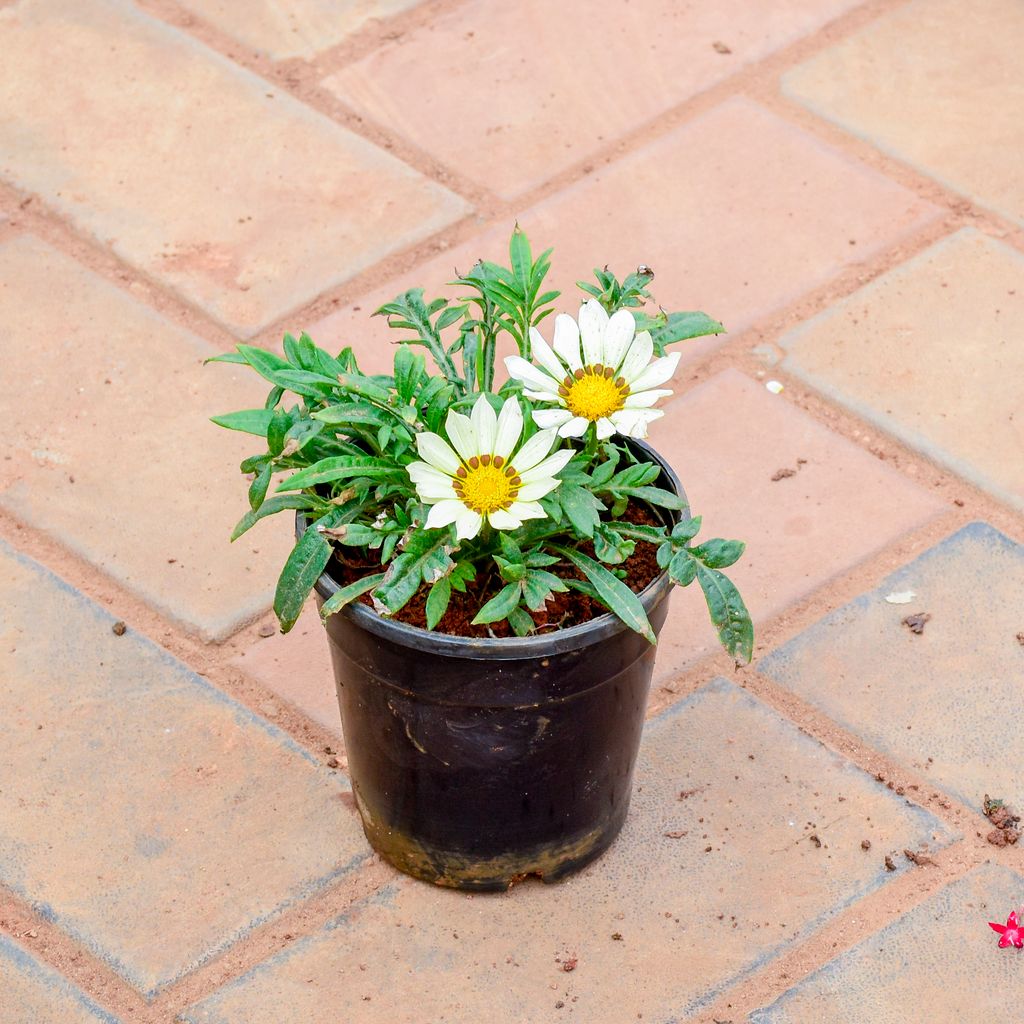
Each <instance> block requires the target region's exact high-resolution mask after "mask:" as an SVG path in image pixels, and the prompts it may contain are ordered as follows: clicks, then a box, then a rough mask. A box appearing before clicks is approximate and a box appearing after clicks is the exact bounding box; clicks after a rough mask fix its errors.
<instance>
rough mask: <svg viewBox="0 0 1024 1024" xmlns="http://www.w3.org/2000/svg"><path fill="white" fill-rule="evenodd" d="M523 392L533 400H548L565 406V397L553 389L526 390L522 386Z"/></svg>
mask: <svg viewBox="0 0 1024 1024" xmlns="http://www.w3.org/2000/svg"><path fill="white" fill-rule="evenodd" d="M523 394H524V395H526V397H527V398H532V399H533V400H534V401H535V402H549V403H554V404H556V405H560V406H562V407H563V408H564V407H565V399H564V398H563V397H562V396H561V395H558V394H555V393H554V392H553V391H527V390H526V389H525V388H524V389H523Z"/></svg>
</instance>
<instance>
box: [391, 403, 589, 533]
mask: <svg viewBox="0 0 1024 1024" xmlns="http://www.w3.org/2000/svg"><path fill="white" fill-rule="evenodd" d="M445 431H446V433H447V434H448V439H449V441H451V444H449V443H448V442H447V441H445V439H444V438H443V437H441V436H440V435H439V434H431V433H429V432H427V433H422V434H417V435H416V447H417V449H418V450H419V453H420V457H421V458H422V459H423V461H422V462H412V463H410V464H409V465H408V466H407V467H406V468H407V469H408V472H409V476H410V477H411V478H412V482H413V483H414V484H415V485H416V492H417V494H419V496H420V499H421V500H422V501H424V502H425V503H426V504H428V505H430V506H431V509H430V513H429V514H428V516H427V523H426V527H427V529H428V530H433V529H436V528H437V527H439V526H447V525H448V524H449V523H455V531H456V534H457V535H458V537H459V539H460V540H468V539H469V538H471V537H475V536H476V535H477V534H478V533H479V532H480V527H481V526H482V525H483V522H484V519H485V518H486V520H487V522H488V523H490V525H491V526H493V527H494V529H496V530H515V529H517V528H518V527H520V526H522V525H523V521H524V520H526V519H543V518H544V516H545V515H546V513H545V511H544V509H543V508H542V507H541V505H540V499H541V498H543V497H544V495H545V494H548V493H549V492H550V491H553V490H554V489H555V488H556V487H557V486H558V480H556V479H555V474H556V473H557V472H558V471H559V470H561V469H563V468H564V467H565V464H566V463H567V462H568V461H569V459H571V458H572V455H573V452H572V449H571V448H563V449H561V450H559V451H557V452H554V453H553V454H549V453H550V452H551V446H552V444H554V443H555V442H556V441H557V440H558V432H557V431H556V430H539V431H537V433H536V434H534V435H533V437H531V438H530V439H529V440H528V441H526V442H525V443H524V444H523V445H522V446H520V447H519V448H518V450H517V448H516V446H517V445H518V444H519V438H520V437H521V436H522V433H523V414H522V411H521V410H520V408H519V400H518V399H517V398H509V399H507V400H506V401H505V404H504V405H503V406H502V408H501V413H500V414H499V415H497V416H496V415H495V414H494V410H493V409H492V408H491V406H490V405H489V404H488V402H487V399H486V398H485V397H484V396H483V395H481V396H480V397H479V398H478V399H477V400H476V404H475V405H474V406H473V411H472V413H471V415H469V416H464V415H462V413H458V412H449V413H448V418H447V419H446V420H445Z"/></svg>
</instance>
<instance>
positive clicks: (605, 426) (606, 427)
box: [597, 416, 615, 441]
mask: <svg viewBox="0 0 1024 1024" xmlns="http://www.w3.org/2000/svg"><path fill="white" fill-rule="evenodd" d="M614 433H615V424H614V423H612V421H611V420H610V419H608V417H607V416H602V417H601V418H600V419H599V420H598V421H597V439H598V440H599V441H607V440H608V438H609V437H611V436H612V434H614Z"/></svg>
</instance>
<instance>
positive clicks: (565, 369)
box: [505, 299, 679, 440]
mask: <svg viewBox="0 0 1024 1024" xmlns="http://www.w3.org/2000/svg"><path fill="white" fill-rule="evenodd" d="M530 342H531V345H532V348H533V355H534V358H535V359H536V360H537V362H538V363H539V364H540V365H539V366H534V365H533V364H532V363H529V362H527V361H526V360H525V359H523V358H522V356H508V357H506V359H505V365H506V366H507V367H508V372H509V374H510V375H511V376H512V377H514V378H515V379H516V380H518V381H522V383H523V384H524V385H525V387H524V394H526V395H527V397H529V398H532V399H535V400H536V401H540V402H550V403H551V404H553V405H557V406H559V408H557V409H538V410H536V411H535V412H534V414H533V418H534V420H536V422H537V425H538V426H540V427H557V429H558V433H559V434H560V435H561V436H562V437H580V436H582V435H583V434H584V433H586V430H587V427H589V426H590V424H591V423H594V424H596V425H597V436H598V437H599V438H601V439H602V440H603V439H605V438H608V437H611V436H612V434H615V433H618V434H624V435H625V436H626V437H646V436H647V427H648V425H649V424H650V423H651V421H652V420H656V419H657V418H658V417H659V416H664V413H663V412H661V411H660V410H658V409H652V408H651V406H653V405H654V403H655V402H657V401H658V399H659V398H664V397H665V396H666V395H671V394H672V392H671V391H668V390H656V389H657V387H658V385H659V384H664V383H665V381H667V380H669V379H670V378H671V376H672V374H673V373H675V370H676V365H677V364H678V362H679V353H678V352H673V353H672V354H671V355H668V356H663V357H662V358H660V359H655V360H654V361H653V362H652V361H651V356H653V355H654V344H653V342H652V341H651V336H650V334H649V333H648V332H647V331H641V332H640V333H639V334H636V321H635V320H634V319H633V314H632V313H631V312H630V311H629V310H628V309H620V310H617V311H616V312H615V313H614V314H612V316H610V317H609V316H608V314H607V313H606V312H605V311H604V307H603V306H602V305H601V303H600V302H598V301H597V299H590V300H589V301H587V302H584V303H583V305H582V306H581V307H580V316H579V325H578V326H577V323H576V321H575V320H573V318H572V317H571V316H568V315H567V314H565V313H559V315H558V316H557V317H555V339H554V345H553V346H549V345H548V343H547V342H546V341H545V340H544V338H543V337H542V336H541V333H540V331H538V330H537V329H536V328H535V327H533V328H531V329H530Z"/></svg>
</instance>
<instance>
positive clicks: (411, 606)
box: [328, 502, 661, 637]
mask: <svg viewBox="0 0 1024 1024" xmlns="http://www.w3.org/2000/svg"><path fill="white" fill-rule="evenodd" d="M621 518H622V519H623V520H624V521H625V522H629V523H642V524H645V525H648V526H660V525H661V520H659V519H658V517H657V516H655V515H654V513H653V512H652V511H651V510H650V509H649V508H648V507H647V506H646V505H641V504H638V503H636V502H631V503H630V504H629V506H628V507H627V508H626V511H625V513H623V515H622V517H621ZM580 550H581V551H582V552H583V553H584V554H587V555H590V556H591V557H593V556H594V549H593V546H592V545H591V544H589V543H588V544H583V545H581V546H580ZM656 553H657V546H656V545H654V544H648V543H646V542H645V541H637V543H636V549H635V550H634V552H633V554H632V555H630V556H629V558H627V559H626V561H625V562H623V563H622V565H621V566H608V567H607V568H622V569H625V570H626V578H625V583H626V584H627V585H628V586H629V588H630V589H631V590H633V591H635V592H636V593H639V592H640V591H641V590H643V589H644V587H646V586H647V585H648V584H649V583H651V581H652V580H654V579H655V578H656V577H657V576H658V574H659V573H660V572H661V569H659V568H658V562H657V557H656ZM344 556H345V557H344V560H343V558H342V554H341V553H340V552H338V551H336V552H335V554H334V556H333V557H332V558H331V561H330V564H329V566H328V572H329V573H330V574H331V576H332V577H334V579H335V580H337V582H338V583H339V584H341V585H342V586H345V585H347V584H349V583H354V582H355V581H356V580H358V579H362V578H363V577H364V576H368V575H370V574H371V573H375V572H380V571H381V570H380V563H379V562H375V561H374V562H371V561H365V562H364V561H360V560H359V557H358V553H357V552H356V551H354V550H353V549H351V548H349V549H347V550H346V551H345V552H344ZM549 571H550V572H553V573H554V574H555V575H556V576H561V577H562V578H563V579H584V576H583V574H582V573H581V572H579V570H577V569H576V568H575V567H574V566H561V565H554V566H550V567H549ZM504 585H505V581H504V580H502V579H501V578H500V577H499V576H498V573H497V571H495V572H494V573H493V574H490V573H485V572H478V573H477V577H476V579H475V580H473V581H472V582H471V583H469V584H468V585H467V587H466V592H465V593H464V594H460V593H458V592H457V591H452V597H451V601H450V602H449V604H448V610H447V611H446V612H445V614H444V617H443V618H442V619H441V621H440V622H439V623H438V624H437V626H435V627H434V632H436V633H449V634H452V635H454V636H476V637H505V636H514V635H515V634H514V633H513V632H512V629H511V627H510V626H509V624H508V623H507V622H492V623H490V624H489V625H485V626H474V625H473V624H472V622H473V619H474V618H475V617H476V614H477V612H478V611H479V610H480V609H481V608H482V607H483V605H484V604H485V603H486V602H487V601H489V600H490V599H491V598H492V597H494V595H495V594H496V593H497V592H498V591H499V590H500V589H501V588H502V587H503V586H504ZM428 593H429V588H428V587H427V586H426V585H424V586H422V587H420V589H419V591H418V592H417V593H416V594H415V595H414V597H413V598H412V600H411V601H410V602H409V603H408V604H407V605H406V606H405V607H404V608H402V609H401V611H399V612H397V613H396V614H395V615H394V616H393V618H394V619H395V620H397V621H398V622H404V623H406V624H408V625H410V626H419V627H420V629H426V628H427V617H426V603H427V594H428ZM360 600H361V601H362V602H363V604H366V605H369V606H370V607H373V601H372V599H371V597H370V595H369V594H364V595H363V597H361V598H360ZM607 610H608V609H607V608H605V607H604V605H602V604H600V603H598V602H597V601H594V600H593V599H592V598H590V597H588V596H587V595H586V594H581V593H579V591H576V590H569V591H567V592H566V593H564V594H555V595H554V596H553V597H552V599H551V600H550V601H548V603H547V605H546V606H545V608H544V610H543V611H542V612H531V613H530V614H531V615H532V616H533V621H534V622H535V623H536V624H537V631H538V632H539V633H545V632H550V631H553V630H559V629H568V628H569V627H570V626H577V625H579V624H580V623H581V622H588V621H589V620H590V619H594V618H597V617H598V616H599V615H604V614H605V613H606V612H607Z"/></svg>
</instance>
